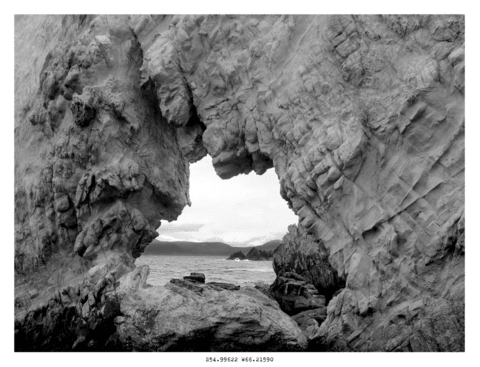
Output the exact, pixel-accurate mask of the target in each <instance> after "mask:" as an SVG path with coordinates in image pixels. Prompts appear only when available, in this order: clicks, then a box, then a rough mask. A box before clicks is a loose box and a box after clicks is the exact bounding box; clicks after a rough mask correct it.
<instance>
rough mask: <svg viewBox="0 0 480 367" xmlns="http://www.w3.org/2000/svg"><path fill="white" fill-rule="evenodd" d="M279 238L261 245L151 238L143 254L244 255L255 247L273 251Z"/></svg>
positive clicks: (279, 242) (279, 241)
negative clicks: (247, 245)
mask: <svg viewBox="0 0 480 367" xmlns="http://www.w3.org/2000/svg"><path fill="white" fill-rule="evenodd" d="M281 243H282V241H281V240H272V241H268V242H266V243H264V244H263V245H261V246H256V247H255V246H250V247H233V246H230V245H227V244H226V243H223V242H188V241H175V242H166V241H158V240H153V241H152V242H151V243H150V245H148V246H147V248H146V249H145V252H144V254H145V255H192V256H230V255H232V254H233V253H234V252H237V251H241V252H243V253H244V254H245V255H246V254H247V253H248V252H249V251H250V250H252V249H253V248H256V249H258V250H262V251H273V250H275V249H276V248H277V247H278V246H279V245H280V244H281Z"/></svg>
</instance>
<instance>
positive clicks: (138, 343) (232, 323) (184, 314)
mask: <svg viewBox="0 0 480 367" xmlns="http://www.w3.org/2000/svg"><path fill="white" fill-rule="evenodd" d="M185 283H187V282H185ZM185 283H183V284H182V283H176V282H175V283H170V284H168V285H167V286H165V287H152V288H143V289H138V290H137V291H135V292H131V293H129V294H127V295H126V296H125V297H124V298H123V299H122V302H121V312H122V314H123V315H122V317H121V318H118V319H117V320H116V325H117V331H118V335H119V340H120V342H121V343H122V345H123V346H124V348H125V349H126V350H132V351H197V352H200V351H203V352H206V351H242V352H245V351H301V350H305V349H306V347H307V340H306V337H305V336H304V334H303V333H302V331H301V330H300V328H299V327H298V325H297V324H296V323H295V322H294V321H293V320H292V319H290V318H289V317H288V316H287V315H286V314H285V313H283V312H282V311H281V310H280V308H279V307H278V304H277V303H276V302H275V301H272V300H270V299H269V298H268V297H266V296H265V295H263V294H262V293H261V292H259V291H258V290H256V289H254V288H249V287H245V288H242V289H240V290H235V291H230V290H226V289H225V288H224V289H219V288H218V287H217V286H211V285H209V284H206V285H199V286H198V287H201V288H202V289H203V291H202V292H195V291H194V290H192V289H190V287H188V286H187V287H186V286H185Z"/></svg>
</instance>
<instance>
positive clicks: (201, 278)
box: [183, 273, 205, 283]
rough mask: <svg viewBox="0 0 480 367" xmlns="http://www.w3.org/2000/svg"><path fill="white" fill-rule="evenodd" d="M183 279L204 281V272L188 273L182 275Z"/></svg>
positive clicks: (197, 281)
mask: <svg viewBox="0 0 480 367" xmlns="http://www.w3.org/2000/svg"><path fill="white" fill-rule="evenodd" d="M183 279H184V280H188V281H190V282H195V283H205V274H203V273H190V275H188V276H186V277H183Z"/></svg>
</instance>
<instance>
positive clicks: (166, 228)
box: [159, 222, 205, 233]
mask: <svg viewBox="0 0 480 367" xmlns="http://www.w3.org/2000/svg"><path fill="white" fill-rule="evenodd" d="M204 226H205V224H201V223H181V222H173V223H168V222H164V223H162V225H161V226H160V228H159V231H161V232H162V233H177V232H198V231H199V230H200V228H202V227H204Z"/></svg>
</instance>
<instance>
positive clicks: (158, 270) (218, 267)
mask: <svg viewBox="0 0 480 367" xmlns="http://www.w3.org/2000/svg"><path fill="white" fill-rule="evenodd" d="M135 265H137V266H140V265H148V266H149V267H150V275H149V276H148V280H147V283H148V284H151V285H154V286H157V285H165V284H166V283H168V282H170V279H173V278H177V279H182V278H183V277H184V276H186V275H190V273H203V274H205V278H206V279H205V281H206V282H207V283H208V282H224V283H233V284H236V285H240V286H247V285H248V286H253V285H255V283H257V282H264V283H266V284H267V285H270V284H272V283H273V281H274V280H275V272H274V271H273V267H272V262H271V261H245V260H242V261H235V260H225V257H220V256H165V255H142V256H141V257H139V258H138V259H137V260H136V261H135Z"/></svg>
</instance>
